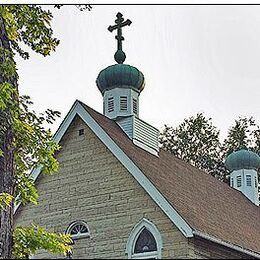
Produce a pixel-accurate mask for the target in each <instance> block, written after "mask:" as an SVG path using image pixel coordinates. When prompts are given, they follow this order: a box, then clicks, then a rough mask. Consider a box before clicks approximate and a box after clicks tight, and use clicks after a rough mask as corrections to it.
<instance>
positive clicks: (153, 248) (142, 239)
mask: <svg viewBox="0 0 260 260" xmlns="http://www.w3.org/2000/svg"><path fill="white" fill-rule="evenodd" d="M161 251H162V239H161V235H160V232H159V231H158V229H157V228H156V226H155V225H154V224H153V223H152V222H150V221H148V220H147V219H143V220H142V221H141V222H139V223H138V224H137V225H136V226H135V227H134V228H133V230H132V232H131V234H130V236H129V239H128V242H127V248H126V252H127V254H128V258H129V259H159V258H161Z"/></svg>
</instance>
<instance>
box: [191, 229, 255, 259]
mask: <svg viewBox="0 0 260 260" xmlns="http://www.w3.org/2000/svg"><path fill="white" fill-rule="evenodd" d="M193 234H194V235H195V236H199V237H201V238H204V239H206V240H209V241H212V242H214V243H217V244H220V245H223V246H226V247H228V248H231V249H234V250H236V251H239V252H241V253H244V254H247V255H250V256H253V257H255V258H257V259H260V254H259V253H257V252H254V251H251V250H248V249H245V248H243V247H240V246H237V245H235V244H231V243H228V242H225V241H223V240H221V239H218V238H216V237H212V236H210V235H208V234H205V233H202V232H199V231H193Z"/></svg>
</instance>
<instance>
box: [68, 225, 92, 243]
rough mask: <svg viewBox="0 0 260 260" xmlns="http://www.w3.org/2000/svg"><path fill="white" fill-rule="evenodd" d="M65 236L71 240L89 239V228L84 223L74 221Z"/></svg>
mask: <svg viewBox="0 0 260 260" xmlns="http://www.w3.org/2000/svg"><path fill="white" fill-rule="evenodd" d="M66 234H70V235H71V238H72V239H80V238H86V237H89V228H88V225H87V224H86V223H85V222H84V221H75V222H73V223H72V224H70V226H69V227H68V228H67V231H66Z"/></svg>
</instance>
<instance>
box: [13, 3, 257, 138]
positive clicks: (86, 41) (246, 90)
mask: <svg viewBox="0 0 260 260" xmlns="http://www.w3.org/2000/svg"><path fill="white" fill-rule="evenodd" d="M45 8H48V6H45ZM50 10H51V11H52V12H53V15H54V19H53V23H52V27H53V30H54V33H55V36H56V37H57V38H58V39H60V45H59V46H58V48H57V51H56V52H55V53H52V55H51V56H49V57H45V58H43V57H41V56H40V55H37V54H33V53H31V58H30V59H29V60H27V61H23V60H21V59H20V58H19V59H17V61H18V73H19V76H20V80H19V83H20V91H21V94H27V95H30V96H31V97H32V99H33V101H34V103H35V106H34V107H35V109H36V110H37V111H43V110H45V109H47V108H52V109H55V110H59V111H60V112H61V113H62V116H61V118H60V119H58V120H57V122H56V123H55V125H54V126H53V127H52V130H53V131H55V130H56V129H57V128H58V125H59V124H60V123H61V121H62V119H63V118H64V116H65V115H66V113H67V112H68V110H69V109H70V107H71V106H72V104H73V102H74V101H75V99H79V100H81V101H83V102H85V103H86V104H87V105H89V106H91V107H92V108H94V109H95V110H97V111H99V112H101V113H102V96H101V94H100V92H99V91H98V89H97V87H96V84H95V80H96V77H97V75H98V73H99V72H100V71H101V70H102V69H104V68H105V67H107V66H109V65H112V64H114V63H115V62H114V59H113V56H114V52H115V50H116V40H115V38H114V37H115V32H114V33H110V32H109V31H108V30H107V27H108V26H109V25H113V24H114V20H115V18H116V17H115V15H116V13H117V12H118V11H120V12H121V13H122V14H123V15H124V18H125V19H130V20H131V21H132V24H131V26H129V27H128V26H127V27H124V28H123V36H124V37H125V41H124V42H123V50H124V51H125V53H126V55H127V57H126V61H125V63H126V64H130V65H133V66H136V67H137V68H138V69H139V70H141V71H142V72H143V74H144V76H145V79H146V86H145V89H144V91H143V92H142V93H141V95H140V118H141V119H143V120H145V121H146V122H148V123H150V124H151V125H153V126H155V127H157V128H159V129H161V128H162V127H163V125H164V124H168V125H172V126H177V125H178V124H179V123H181V122H182V121H183V119H184V118H186V117H189V116H191V115H195V114H196V113H197V112H205V115H206V116H208V117H212V119H213V123H214V124H215V125H216V126H217V127H218V128H220V129H221V132H222V136H223V135H225V134H226V131H227V129H228V127H229V126H231V124H233V122H234V119H236V118H238V116H254V117H255V119H256V120H257V121H258V123H260V122H259V121H260V102H259V97H260V90H259V89H260V88H259V86H260V6H245V5H244V6H216V5H215V6H209V5H207V6H199V5H197V6H191V5H189V6H178V5H175V6H174V5H171V6H169V5H168V6H165V5H164V6H147V5H145V6H140V5H139V6H134V5H131V6H127V5H124V6H122V5H121V6H120V5H110V6H108V5H106V6H102V5H98V6H93V9H92V11H91V12H88V11H85V12H80V11H79V10H78V9H77V8H76V7H75V6H73V5H72V6H65V7H63V8H62V9H60V10H57V9H53V8H52V7H50Z"/></svg>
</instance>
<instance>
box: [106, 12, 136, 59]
mask: <svg viewBox="0 0 260 260" xmlns="http://www.w3.org/2000/svg"><path fill="white" fill-rule="evenodd" d="M116 17H117V19H116V20H115V23H116V24H115V25H110V26H109V27H108V28H107V29H108V30H109V31H110V32H113V31H114V30H115V29H117V35H116V37H115V38H116V40H117V52H116V53H115V60H116V61H117V62H118V63H123V62H124V60H125V53H124V52H123V50H122V41H123V40H124V37H123V35H122V28H123V27H124V26H126V25H130V24H131V23H132V22H131V21H130V20H129V19H127V20H126V21H124V18H123V15H122V14H121V13H117V15H116Z"/></svg>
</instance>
